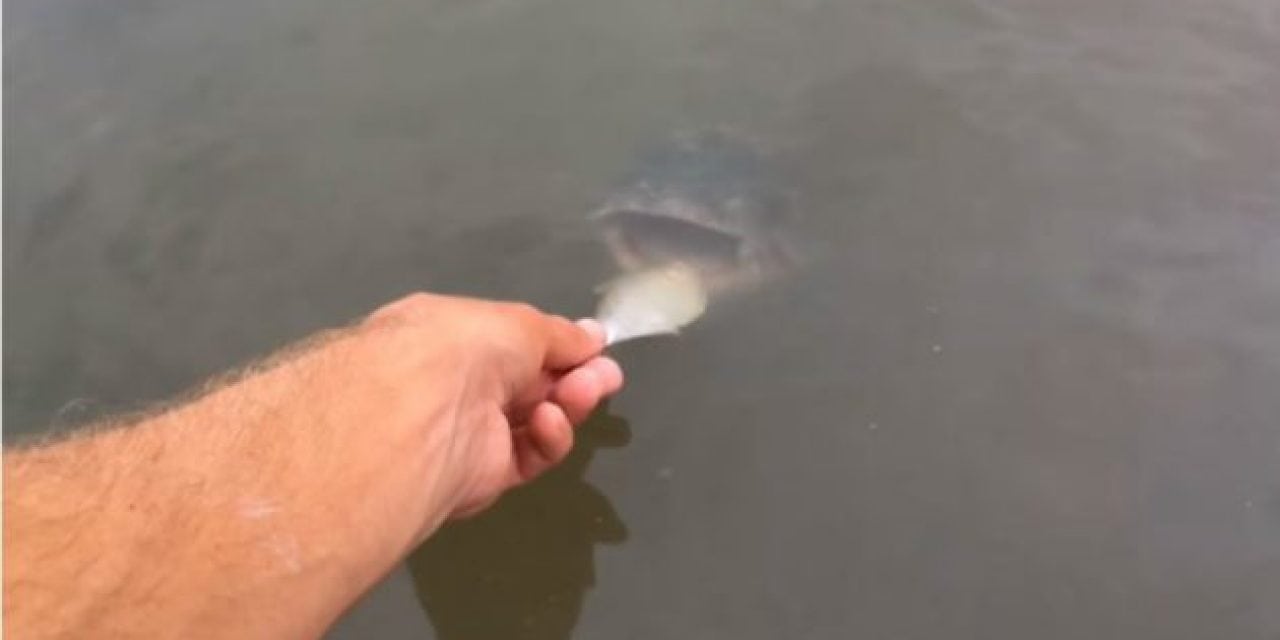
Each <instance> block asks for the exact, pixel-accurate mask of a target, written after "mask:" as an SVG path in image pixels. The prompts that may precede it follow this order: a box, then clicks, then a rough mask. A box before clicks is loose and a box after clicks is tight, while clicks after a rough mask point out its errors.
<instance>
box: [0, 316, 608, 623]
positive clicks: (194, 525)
mask: <svg viewBox="0 0 1280 640" xmlns="http://www.w3.org/2000/svg"><path fill="white" fill-rule="evenodd" d="M603 344H604V339H603V332H602V331H601V330H600V328H599V327H598V326H596V325H591V324H590V323H587V324H586V325H575V324H574V323H571V322H569V321H567V320H565V319H563V318H559V317H555V316H549V315H546V314H543V313H541V312H539V311H537V310H536V309H533V308H532V307H529V306H527V305H519V304H509V303H496V302H489V301H481V300H469V299H462V298H448V297H442V296H431V295H426V294H418V295H413V296H408V297H406V298H403V299H401V300H400V301H397V302H395V303H393V304H390V305H387V306H386V307H383V308H382V309H380V310H379V311H378V312H376V313H374V314H373V315H372V316H370V317H369V318H367V319H366V320H365V321H363V322H361V323H359V324H358V325H356V326H354V327H350V328H348V329H344V330H341V331H336V332H332V333H329V334H326V335H324V336H321V337H320V338H317V339H313V340H311V341H309V342H308V343H305V344H304V345H303V346H302V347H299V348H294V349H291V350H288V351H286V352H285V354H284V355H282V356H277V357H275V358H273V359H271V360H269V361H267V362H266V363H265V364H263V365H260V366H258V367H255V368H253V369H252V370H251V371H250V372H249V373H246V374H242V375H241V376H239V377H238V379H236V380H234V381H231V382H227V383H225V384H222V385H221V386H219V387H217V388H215V389H214V390H212V391H209V392H207V393H205V394H203V395H201V396H200V397H198V398H196V399H194V400H192V401H190V402H188V403H187V404H184V405H181V406H179V407H177V408H174V409H171V410H169V411H166V412H163V413H160V414H158V415H155V416H154V417H151V418H148V419H145V420H140V421H137V422H135V423H133V424H130V425H121V426H118V427H115V428H107V429H97V430H94V431H96V432H94V433H86V434H84V435H80V436H77V437H73V438H71V439H69V440H67V441H64V442H62V443H60V444H54V445H46V446H40V447H35V448H31V449H28V450H22V451H8V452H6V453H5V459H4V482H5V504H4V508H5V514H4V515H5V576H4V582H5V620H4V622H5V630H6V631H8V632H10V633H11V634H12V635H13V636H14V637H23V638H44V637H59V636H62V637H94V638H100V637H111V636H128V637H181V638H193V637H228V638H256V637H261V638H295V637H316V636H318V635H320V633H322V632H323V630H324V629H325V628H326V627H327V626H328V625H329V624H330V623H331V622H332V621H333V620H334V619H336V617H337V616H338V615H340V614H341V613H342V611H343V610H345V608H346V607H348V606H350V605H351V604H352V603H353V602H354V601H355V599H356V598H357V597H358V596H359V595H360V594H361V593H362V592H363V591H365V590H366V589H368V588H369V587H371V586H372V585H373V584H374V583H375V582H376V581H377V580H378V579H379V578H380V577H381V576H382V575H384V574H385V573H386V572H387V571H389V570H390V569H391V568H392V567H393V566H394V565H395V563H396V562H398V561H399V560H400V559H401V558H403V557H404V555H406V554H407V553H408V552H409V551H410V550H412V548H413V547H414V546H415V545H417V544H418V543H420V542H421V541H422V540H423V539H425V538H426V536H427V535H429V534H430V533H431V532H432V531H434V530H435V529H436V528H437V527H438V526H439V525H440V523H441V522H443V521H444V520H445V519H446V518H448V517H463V516H465V515H468V514H470V513H474V512H476V511H478V510H480V509H482V508H484V507H485V506H487V505H489V504H491V503H492V502H493V501H494V500H496V499H497V497H498V496H499V495H501V493H502V492H503V491H505V490H506V489H508V488H510V487H512V486H515V485H518V484H520V483H523V482H528V481H529V480H531V479H533V478H534V477H535V476H537V475H538V474H539V473H541V472H542V471H544V470H545V469H547V468H548V467H550V466H551V465H553V464H555V463H557V462H559V460H561V459H562V458H563V457H564V455H565V454H567V453H568V450H569V448H570V447H572V444H573V431H572V425H573V424H574V423H577V422H580V421H581V420H583V419H584V418H585V417H586V415H587V414H588V413H589V412H590V411H591V409H592V408H593V407H595V405H596V403H598V402H599V401H600V399H601V398H602V397H603V396H605V395H607V394H610V393H613V392H615V391H617V390H618V388H619V387H620V386H621V385H622V373H621V371H620V370H619V369H618V366H617V364H616V363H614V362H613V361H611V360H609V359H607V358H603V357H598V354H599V351H600V350H601V349H602V348H603Z"/></svg>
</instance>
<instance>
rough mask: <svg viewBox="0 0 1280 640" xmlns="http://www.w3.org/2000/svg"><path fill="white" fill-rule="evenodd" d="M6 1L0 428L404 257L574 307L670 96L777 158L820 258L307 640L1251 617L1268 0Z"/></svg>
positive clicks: (1277, 286)
mask: <svg viewBox="0 0 1280 640" xmlns="http://www.w3.org/2000/svg"><path fill="white" fill-rule="evenodd" d="M5 12H6V15H5V18H6V20H5V26H4V30H5V31H4V36H5V44H4V46H5V81H4V82H5V86H4V88H5V96H6V101H5V105H4V108H5V125H6V131H5V133H6V138H5V148H4V153H5V161H6V162H5V175H4V191H5V196H6V200H5V205H6V206H5V209H4V263H3V266H4V303H5V304H4V306H5V328H4V331H5V335H4V338H5V357H4V397H5V406H4V419H5V420H4V423H5V430H6V435H9V436H13V435H15V434H21V433H32V432H36V431H39V430H42V429H45V428H48V426H49V425H55V424H73V423H76V422H78V421H81V420H84V419H86V418H88V417H90V416H93V415H97V414H99V413H102V412H107V411H111V410H115V409H118V408H122V407H129V406H135V405H137V404H140V403H144V402H147V401H149V400H153V399H156V398H160V397H164V396H165V395H168V394H171V393H173V392H175V391H178V390H180V389H182V388H185V387H187V386H189V385H191V384H193V383H194V382H195V381H197V380H199V379H200V378H202V377H204V376H206V375H209V374H211V373H214V372H216V371H219V370H221V369H224V368H226V367H229V366H233V365H235V364H236V363H239V362H243V361H245V360H246V359H247V358H250V357H252V356H253V355H255V354H259V353H262V352H264V351H267V350H270V349H271V348H273V347H276V346H278V345H280V344H281V343H283V342H285V341H287V340H290V339H293V338H296V337H298V336H300V335H303V334H305V333H306V332H309V331H311V330H314V329H316V328H319V327H323V326H328V325H331V324H334V323H338V322H345V321H347V320H349V319H351V318H353V317H357V316H359V315H360V314H362V313H364V312H366V311H367V310H368V309H370V308H371V307H373V306H375V305H377V304H378V303H380V302H382V301H385V300H387V299H390V298H392V297H394V296H397V295H400V294H402V293H404V292H407V291H411V290H414V289H421V288H428V289H435V290H444V291H452V292H465V293H470V294H476V295H489V296H503V297H514V298H521V299H527V300H531V301H533V302H536V303H538V304H542V305H545V306H547V307H550V308H553V309H556V310H559V311H562V312H565V313H571V314H576V313H585V312H587V311H589V310H590V308H591V305H592V299H591V294H590V290H591V287H592V286H593V285H594V284H595V283H596V282H598V281H599V280H601V279H602V278H604V277H605V276H606V275H608V262H607V259H606V257H605V255H604V254H603V252H602V251H601V249H600V247H599V246H598V244H597V242H596V241H595V239H594V238H593V237H592V236H591V233H590V230H589V229H588V228H587V227H586V225H584V224H583V222H582V217H583V215H584V214H585V213H586V212H587V211H589V210H591V209H592V208H594V207H595V206H597V205H598V204H599V202H600V201H601V199H602V198H603V197H604V196H605V195H606V194H607V190H608V188H609V187H610V184H611V181H612V180H614V179H615V178H617V177H618V176H619V175H621V174H622V173H623V172H624V171H625V170H626V168H627V165H628V163H629V162H631V161H632V160H633V159H634V157H635V154H636V153H637V152H638V151H639V150H641V149H643V148H645V147H646V146H647V145H649V144H650V143H652V142H653V141H654V140H658V139H660V138H662V137H663V136H666V135H669V134H670V133H671V132H673V131H677V130H681V129H687V128H698V127H704V126H727V127H731V128H734V129H735V130H738V131H743V132H747V133H749V134H750V135H752V136H754V137H756V138H758V139H759V140H761V141H762V142H764V143H766V144H768V145H769V146H770V147H771V148H773V149H774V150H775V151H776V153H777V155H778V157H779V159H780V166H781V167H782V169H781V170H782V171H783V172H785V174H786V176H785V177H786V178H787V179H789V180H791V181H792V183H793V184H795V185H796V188H797V194H798V203H799V206H800V207H801V209H802V214H803V218H804V220H805V226H806V229H805V231H806V232H807V234H808V237H809V238H810V239H811V245H812V246H811V253H812V259H811V260H810V261H809V263H808V265H807V268H806V269H804V270H802V271H800V272H798V273H796V274H794V276H793V277H792V278H791V279H790V280H789V281H787V283H786V286H780V287H774V288H771V289H767V290H764V291H760V292H758V293H757V294H755V295H751V296H745V297H742V298H739V299H736V300H732V301H729V302H726V303H724V304H721V305H719V306H718V307H717V308H715V309H713V312H712V314H711V315H710V316H709V317H708V318H707V319H706V320H705V321H703V322H702V323H701V324H700V325H699V326H697V327H695V328H694V329H693V330H691V331H690V332H688V333H687V334H686V335H685V336H684V337H682V338H681V339H679V340H675V341H671V340H667V341H654V342H648V343H642V344H634V345H626V346H624V347H623V348H621V349H619V350H618V352H617V356H618V357H619V358H620V359H621V360H622V361H623V363H624V365H625V366H626V368H627V372H628V375H629V382H630V384H629V387H628V388H627V390H626V391H625V392H624V393H623V394H622V395H621V396H620V397H619V398H618V399H617V400H616V401H615V402H613V403H612V404H611V406H610V407H609V413H608V415H607V416H605V417H602V418H601V419H599V421H597V422H595V423H593V424H592V425H591V426H589V427H588V428H589V429H593V430H595V431H591V434H592V435H587V436H584V438H583V440H584V442H585V443H587V444H586V446H584V447H583V449H582V450H581V451H580V452H579V453H578V454H577V457H576V458H575V459H574V462H573V464H571V465H569V466H567V467H566V468H564V469H563V470H561V471H560V472H558V473H557V474H556V475H553V476H551V477H549V478H548V479H547V480H546V481H545V482H544V483H542V484H540V485H535V486H533V487H530V488H528V489H527V490H525V491H523V492H521V493H519V494H517V495H513V496H511V499H509V500H507V501H505V502H504V503H502V504H500V505H499V506H498V507H497V509H496V510H495V511H493V512H492V513H490V514H488V515H486V516H484V517H483V518H482V519H480V520H476V521H474V522H471V523H466V524H465V525H462V526H459V527H457V528H456V529H455V530H450V531H448V532H446V533H445V534H443V535H442V536H441V537H440V538H438V539H437V540H436V541H434V542H432V543H431V544H429V545H428V546H427V547H426V548H424V549H423V550H422V551H421V552H420V553H418V554H416V555H415V556H414V558H413V560H412V562H411V563H410V565H409V566H408V568H407V569H406V570H402V571H400V572H398V573H397V574H396V575H394V576H393V577H392V578H391V580H390V581H389V582H388V583H387V584H386V585H384V587H383V588H382V589H380V590H379V591H377V592H375V593H374V594H373V595H372V596H371V597H370V598H369V599H368V601H366V602H365V603H364V604H363V605H362V606H361V607H360V608H358V609H357V610H356V611H354V612H353V613H352V615H351V616H350V617H349V618H348V619H347V620H345V621H344V622H343V624H342V625H340V627H339V628H338V629H336V630H335V631H334V633H333V634H332V635H333V637H335V638H357V637H369V636H377V637H389V638H396V637H403V638H430V637H440V638H454V637H485V636H486V634H494V635H489V637H532V638H566V637H578V638H598V637H612V638H691V637H692V638H704V637H713V638H718V637H739V638H779V637H788V638H837V637H897V638H912V637H937V636H940V635H946V636H950V637H1037V638H1059V637H1061V638H1079V637H1126V638H1189V639H1190V638H1206V637H1217V638H1259V639H1262V638H1275V637H1276V636H1277V635H1280V607H1277V606H1276V604H1277V603H1280V428H1278V427H1277V416H1280V394H1277V393H1276V390H1277V389H1278V388H1280V144H1278V143H1277V142H1278V140H1280V5H1277V4H1276V3H1274V2H1271V1H1269V0H1233V1H1219V2H1208V1H1206V0H1172V1H1171V0H1159V1H1157V0H1124V1H1122V2H1094V1H1089V2H1073V3H1057V2H1049V1H1047V0H1046V1H1033V0H1024V1H1020V2H1019V1H1014V0H986V1H970V2H953V1H947V2H943V1H940V0H936V1H934V0H930V1H926V0H920V1H916V2H883V1H861V2H834V1H832V2H822V1H818V0H808V1H803V2H789V3H781V4H780V3H768V2H760V1H734V2H729V1H727V0H721V1H719V2H686V1H681V0H660V1H657V2H620V1H605V2H600V1H594V0H545V1H544V0H533V1H526V2H513V1H510V0H490V1H483V0H478V1H472V2H457V1H453V2H444V1H426V0H412V1H408V0H375V1H374V2H364V3H347V2H337V1H335V0H312V1H309V2H303V1H302V0H269V1H265V2H264V1H262V0H254V1H250V0H226V1H223V2H216V3H211V2H197V1H196V0H173V1H171V2H165V3H162V2H155V1H154V0H7V2H6V4H5ZM624 423H625V424H624ZM617 432H622V433H629V436H626V437H623V436H619V435H617ZM610 434H612V435H610ZM626 440H629V441H628V442H623V441H626ZM624 444H625V446H622V445H624ZM606 445H614V446H613V447H612V448H602V447H605V446H606ZM487 577H488V578H492V579H494V580H498V581H500V582H501V584H498V585H496V586H494V587H493V588H492V589H488V588H486V587H485V586H484V585H483V584H478V582H477V581H482V580H485V579H486V578H487ZM539 598H541V599H542V600H541V601H539V600H538V599H539ZM481 615H483V616H486V617H487V619H486V623H489V624H490V626H485V627H475V628H472V629H471V630H468V629H467V628H466V627H465V623H466V621H467V619H468V618H471V619H475V618H477V617H478V616H481ZM459 620H462V621H463V622H458V621H459ZM432 621H434V623H435V625H434V627H433V624H432ZM460 625H462V626H460ZM434 628H438V629H439V635H436V631H434V630H433V629H434Z"/></svg>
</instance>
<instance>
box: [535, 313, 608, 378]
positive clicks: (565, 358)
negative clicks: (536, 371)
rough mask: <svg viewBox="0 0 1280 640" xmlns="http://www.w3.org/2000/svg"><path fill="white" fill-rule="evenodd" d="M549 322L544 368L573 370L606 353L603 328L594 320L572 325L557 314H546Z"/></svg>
mask: <svg viewBox="0 0 1280 640" xmlns="http://www.w3.org/2000/svg"><path fill="white" fill-rule="evenodd" d="M546 319H547V320H546V322H547V325H546V328H547V351H546V353H545V355H544V356H543V359H542V368H543V369H546V370H548V371H564V370H566V369H571V368H573V367H576V366H578V365H580V364H582V363H584V362H586V361H587V360H589V359H590V358H591V357H593V356H595V355H598V354H599V353H600V352H601V351H604V329H603V328H601V326H600V323H598V322H596V321H595V320H579V321H578V322H571V321H570V320H568V319H566V318H562V317H560V316H556V315H547V316H546Z"/></svg>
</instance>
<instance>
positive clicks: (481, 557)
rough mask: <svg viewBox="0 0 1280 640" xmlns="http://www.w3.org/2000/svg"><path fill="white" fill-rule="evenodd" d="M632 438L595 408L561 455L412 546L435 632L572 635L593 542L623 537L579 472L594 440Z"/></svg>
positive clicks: (616, 442) (591, 575)
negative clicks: (483, 507)
mask: <svg viewBox="0 0 1280 640" xmlns="http://www.w3.org/2000/svg"><path fill="white" fill-rule="evenodd" d="M630 439H631V431H630V428H629V427H628V426H627V424H626V422H625V421H624V420H622V419H621V418H617V417H615V416H610V415H605V414H604V412H601V413H599V414H597V415H596V416H595V417H594V418H592V419H591V420H589V421H588V422H587V423H586V424H584V425H583V426H581V427H579V429H578V436H577V443H576V446H575V447H574V450H573V453H571V454H570V455H569V457H568V458H567V459H566V460H565V461H564V463H563V464H561V465H560V466H559V467H557V468H555V469H552V470H551V471H549V472H548V473H547V474H546V475H545V476H543V477H542V478H540V479H538V480H537V481H536V482H534V483H532V484H530V485H529V486H527V487H523V488H521V489H518V490H516V491H513V492H511V493H510V494H508V495H507V496H505V497H503V498H502V500H501V502H499V503H498V504H497V505H496V506H495V507H494V508H492V509H490V510H489V511H487V512H485V513H483V514H481V515H479V516H477V517H474V518H471V519H469V520H465V521H462V522H455V523H452V524H450V525H448V526H446V527H445V528H444V529H442V530H441V531H440V532H438V533H437V534H436V535H435V536H434V537H432V538H431V539H430V540H429V541H428V542H427V543H426V544H425V545H423V546H422V548H420V549H418V551H417V552H416V553H414V555H413V556H412V557H411V558H410V559H409V563H408V564H409V571H410V572H411V573H412V574H413V580H414V583H415V584H416V585H417V589H418V595H419V597H420V598H421V599H422V604H423V606H424V607H425V608H426V610H427V615H428V616H429V617H430V618H431V622H432V624H433V625H434V626H435V629H436V633H437V635H438V636H439V637H440V638H441V639H442V640H459V639H467V640H475V639H483V638H528V639H535V638H536V639H548V640H550V639H563V638H568V637H569V636H570V633H571V632H572V631H573V627H574V625H575V624H576V623H577V621H578V613H579V611H580V610H581V608H582V601H583V598H584V597H585V595H586V591H587V589H590V588H591V587H592V586H593V585H594V584H595V566H594V559H593V553H594V552H593V548H594V546H595V545H596V544H597V543H608V544H617V543H619V542H622V541H623V540H625V539H626V537H627V530H626V527H625V525H624V524H623V522H622V520H621V519H619V518H618V514H617V513H615V512H614V510H613V506H612V505H610V504H609V500H608V498H606V497H605V496H604V495H603V494H601V493H600V492H599V491H597V490H596V488H595V487H592V486H591V485H590V484H587V482H586V480H585V479H584V478H583V476H584V474H585V473H586V470H587V467H588V465H589V464H590V462H591V458H592V456H593V455H595V450H596V449H597V448H600V447H620V446H623V445H625V444H626V443H627V442H628V441H630Z"/></svg>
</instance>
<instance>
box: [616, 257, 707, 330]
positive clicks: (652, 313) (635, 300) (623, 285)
mask: <svg viewBox="0 0 1280 640" xmlns="http://www.w3.org/2000/svg"><path fill="white" fill-rule="evenodd" d="M601 289H602V291H603V294H604V295H603V297H602V298H601V299H600V306H599V309H598V310H597V311H596V319H597V320H599V321H600V324H602V325H604V328H605V343H606V344H611V345H612V344H617V343H619V342H622V341H624V340H631V339H634V338H643V337H645V336H654V335H661V334H673V333H678V332H679V331H680V329H681V328H682V327H684V326H686V325H688V324H689V323H691V322H693V321H694V320H697V319H698V318H699V317H701V316H702V314H703V312H704V311H706V309H707V292H706V287H705V286H704V285H703V283H702V281H701V280H700V279H699V278H698V275H697V273H696V272H695V271H694V270H693V269H690V268H688V267H685V266H683V265H678V264H677V265H669V266H663V267H657V268H653V269H647V270H644V271H637V272H634V273H629V274H626V275H623V276H621V277H619V278H617V279H616V280H614V281H612V282H610V283H608V284H606V285H604V286H603V287H602V288H601Z"/></svg>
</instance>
